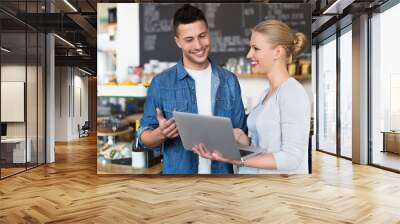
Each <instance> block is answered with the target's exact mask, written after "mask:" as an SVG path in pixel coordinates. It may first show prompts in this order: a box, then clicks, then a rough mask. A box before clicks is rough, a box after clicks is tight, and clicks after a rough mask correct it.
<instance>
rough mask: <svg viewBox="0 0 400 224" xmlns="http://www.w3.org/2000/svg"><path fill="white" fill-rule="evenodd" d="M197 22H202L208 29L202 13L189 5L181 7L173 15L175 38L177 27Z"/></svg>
mask: <svg viewBox="0 0 400 224" xmlns="http://www.w3.org/2000/svg"><path fill="white" fill-rule="evenodd" d="M199 20H203V21H204V22H205V24H206V25H207V27H208V23H207V20H206V17H205V16H204V13H203V11H201V10H200V9H199V8H196V7H194V6H192V5H190V4H185V5H183V6H182V7H180V8H179V9H178V10H177V11H176V12H175V15H174V30H175V35H176V36H177V30H178V26H179V25H181V24H189V23H194V22H196V21H199Z"/></svg>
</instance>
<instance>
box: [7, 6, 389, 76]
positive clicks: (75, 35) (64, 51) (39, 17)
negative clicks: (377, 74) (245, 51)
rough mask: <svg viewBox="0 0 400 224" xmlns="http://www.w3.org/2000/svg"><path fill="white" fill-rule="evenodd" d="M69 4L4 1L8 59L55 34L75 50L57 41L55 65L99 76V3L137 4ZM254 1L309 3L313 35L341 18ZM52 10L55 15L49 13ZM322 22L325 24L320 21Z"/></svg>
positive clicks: (33, 50)
mask: <svg viewBox="0 0 400 224" xmlns="http://www.w3.org/2000/svg"><path fill="white" fill-rule="evenodd" d="M199 1H200V0H199ZM341 1H343V0H341ZM344 1H348V2H349V1H350V2H351V4H350V6H349V7H346V9H345V12H347V13H356V12H357V11H364V10H365V9H366V8H370V7H375V6H377V5H380V4H383V3H384V2H385V1H387V0H344ZM46 2H47V8H46ZM67 2H68V3H69V4H70V5H71V6H72V7H71V6H69V5H68V3H66V2H65V1H64V0H47V1H45V0H1V1H0V28H1V30H2V36H1V43H2V46H5V47H7V49H12V52H10V53H8V54H7V58H10V60H11V59H15V60H17V59H22V58H24V57H25V55H26V52H28V57H27V58H28V59H29V58H35V53H36V51H37V50H38V49H37V48H36V46H37V43H36V42H37V41H36V32H54V33H56V34H57V35H58V36H60V37H61V38H63V39H65V40H67V41H68V42H70V43H72V44H73V45H74V47H72V46H71V45H70V44H68V43H66V42H65V41H63V40H61V39H60V38H55V47H56V49H55V53H56V65H70V66H80V67H85V68H87V69H88V70H90V71H92V72H93V73H96V66H97V63H96V55H97V54H96V49H97V40H96V35H97V34H96V27H97V3H106V2H135V1H123V0H119V1H118V0H68V1H67ZM142 2H150V1H142ZM160 2H161V1H160ZM251 2H270V3H275V2H286V3H288V2H297V3H301V2H304V3H310V4H311V5H312V10H313V26H314V27H315V29H313V36H316V35H318V34H320V33H321V32H323V31H324V30H325V29H327V27H329V26H331V24H333V23H335V20H338V19H340V18H341V16H342V15H336V16H332V15H331V17H330V18H328V17H327V15H323V12H324V10H325V9H327V8H328V7H329V6H331V5H332V4H333V3H334V2H335V1H334V0H286V1H283V0H281V1H279V0H254V1H251ZM73 8H75V9H76V11H75V9H73ZM50 9H51V11H52V13H49V12H50ZM346 10H347V11H346ZM321 20H323V21H322V22H321ZM320 23H321V24H320ZM26 31H27V32H35V35H33V34H28V35H27V38H25V32H26ZM26 42H27V43H28V44H27V48H25V44H26ZM42 47H43V45H42V44H39V50H40V49H41V48H42ZM2 55H5V53H4V52H2ZM3 60H4V57H3Z"/></svg>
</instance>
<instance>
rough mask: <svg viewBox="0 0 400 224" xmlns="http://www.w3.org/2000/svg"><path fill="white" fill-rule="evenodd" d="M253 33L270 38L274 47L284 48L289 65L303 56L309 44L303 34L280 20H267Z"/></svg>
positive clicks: (257, 26)
mask: <svg viewBox="0 0 400 224" xmlns="http://www.w3.org/2000/svg"><path fill="white" fill-rule="evenodd" d="M253 32H258V33H261V34H265V35H266V36H268V39H269V42H270V43H271V44H272V45H273V47H276V46H278V45H281V46H283V47H284V48H285V49H286V55H287V57H288V63H290V62H291V61H292V59H293V58H295V57H297V56H298V55H300V54H301V52H302V51H303V50H304V48H305V46H306V43H307V38H306V36H305V35H304V34H303V33H300V32H294V31H293V30H292V29H290V27H289V26H288V25H286V23H284V22H281V21H279V20H265V21H263V22H261V23H259V24H257V25H256V26H255V27H254V28H253Z"/></svg>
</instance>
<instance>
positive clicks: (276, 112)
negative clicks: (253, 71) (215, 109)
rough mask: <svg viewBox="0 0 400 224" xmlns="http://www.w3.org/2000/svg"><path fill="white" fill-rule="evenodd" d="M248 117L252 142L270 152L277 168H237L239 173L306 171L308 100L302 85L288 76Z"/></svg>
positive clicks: (298, 172) (308, 128) (291, 172)
mask: <svg viewBox="0 0 400 224" xmlns="http://www.w3.org/2000/svg"><path fill="white" fill-rule="evenodd" d="M268 91H269V89H267V91H266V93H265V94H264V96H263V97H262V99H261V101H260V103H259V104H258V105H257V106H256V107H255V108H254V109H253V110H252V111H251V112H250V114H249V117H248V118H247V126H248V129H249V137H250V138H251V145H252V146H255V147H257V148H260V149H262V150H261V151H262V152H264V153H272V155H273V156H274V158H275V161H276V164H277V169H276V170H268V169H258V168H252V167H240V168H239V173H240V174H307V173H308V137H309V132H310V116H311V115H310V101H309V98H308V95H307V93H306V91H305V89H304V87H303V86H302V85H301V84H300V83H299V82H298V81H297V80H295V79H294V78H289V79H288V80H286V81H285V82H284V83H282V84H281V86H280V87H278V89H277V90H276V91H275V93H273V94H272V96H270V98H269V99H268V100H267V102H266V104H263V99H264V97H265V96H266V95H267V94H268Z"/></svg>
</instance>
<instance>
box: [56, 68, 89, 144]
mask: <svg viewBox="0 0 400 224" xmlns="http://www.w3.org/2000/svg"><path fill="white" fill-rule="evenodd" d="M82 75H83V73H81V72H80V71H79V70H77V69H73V68H71V67H56V83H55V85H56V93H55V120H56V122H55V124H56V133H55V140H56V141H70V140H73V139H77V138H78V137H79V136H78V124H79V125H81V126H82V125H83V124H84V122H85V121H88V117H89V116H88V105H89V102H88V78H87V77H84V76H82ZM79 95H80V97H79ZM79 101H81V102H79ZM80 106H81V107H82V108H81V109H82V115H81V114H80V108H79V107H80Z"/></svg>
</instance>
